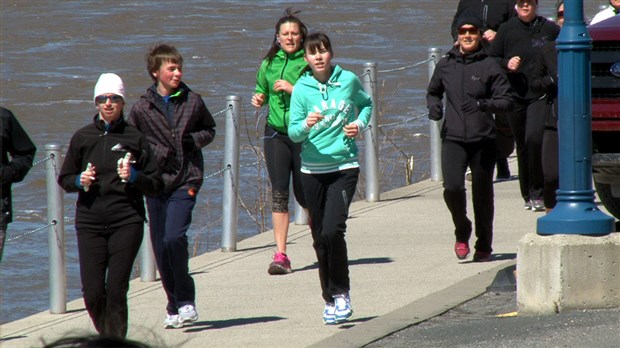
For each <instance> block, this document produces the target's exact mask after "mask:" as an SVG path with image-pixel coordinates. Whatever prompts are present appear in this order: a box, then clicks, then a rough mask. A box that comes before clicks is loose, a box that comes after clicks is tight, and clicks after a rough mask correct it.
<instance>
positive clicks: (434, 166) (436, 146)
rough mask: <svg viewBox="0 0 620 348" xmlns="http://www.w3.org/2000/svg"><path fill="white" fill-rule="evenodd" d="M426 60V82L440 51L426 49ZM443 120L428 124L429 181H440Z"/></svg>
mask: <svg viewBox="0 0 620 348" xmlns="http://www.w3.org/2000/svg"><path fill="white" fill-rule="evenodd" d="M428 58H429V59H432V60H431V61H429V63H428V80H429V81H430V80H431V78H432V77H433V72H434V71H435V65H437V62H439V59H440V58H441V49H439V48H436V47H431V48H429V49H428ZM442 122H443V120H439V121H433V120H431V124H430V138H431V154H430V156H431V181H442V180H443V175H442V173H441V125H442Z"/></svg>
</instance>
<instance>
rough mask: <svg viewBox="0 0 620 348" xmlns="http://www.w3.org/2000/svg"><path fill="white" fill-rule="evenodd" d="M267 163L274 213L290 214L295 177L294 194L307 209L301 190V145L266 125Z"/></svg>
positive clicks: (265, 145) (298, 201)
mask: <svg viewBox="0 0 620 348" xmlns="http://www.w3.org/2000/svg"><path fill="white" fill-rule="evenodd" d="M264 151H265V162H266V163H267V171H268V172H269V181H271V189H272V192H271V196H272V200H273V204H272V205H271V209H272V211H273V212H274V213H286V212H288V199H289V186H290V183H291V181H290V180H291V174H292V175H293V193H294V194H295V199H296V200H297V203H299V205H301V206H302V207H304V208H305V207H306V201H305V199H304V194H303V191H302V189H301V179H300V175H301V172H300V169H301V157H300V153H301V143H294V142H293V141H292V140H291V139H290V138H289V137H288V136H287V135H285V134H282V133H278V132H277V131H276V130H275V129H273V128H271V127H269V125H265V140H264Z"/></svg>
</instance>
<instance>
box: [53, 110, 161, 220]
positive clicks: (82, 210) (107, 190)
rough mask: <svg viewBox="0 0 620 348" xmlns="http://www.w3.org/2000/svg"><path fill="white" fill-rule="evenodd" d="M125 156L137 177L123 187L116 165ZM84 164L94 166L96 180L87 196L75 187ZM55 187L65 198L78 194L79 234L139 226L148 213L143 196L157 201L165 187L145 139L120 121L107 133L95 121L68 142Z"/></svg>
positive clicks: (121, 119)
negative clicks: (83, 230) (129, 155)
mask: <svg viewBox="0 0 620 348" xmlns="http://www.w3.org/2000/svg"><path fill="white" fill-rule="evenodd" d="M119 144H120V145H119ZM112 148H122V149H123V151H114V150H112ZM127 151H129V152H131V153H132V155H133V158H134V160H135V161H136V163H134V164H132V167H133V168H134V169H135V170H136V171H137V177H136V180H135V182H133V183H123V182H121V179H120V177H119V176H118V173H117V166H118V159H119V158H122V157H124V156H125V154H126V152H127ZM88 163H91V164H92V165H93V166H95V173H96V180H95V181H94V182H93V184H92V185H91V186H90V188H89V190H88V192H86V191H84V190H83V189H82V188H81V186H78V184H79V176H80V175H81V173H82V172H83V171H84V170H85V169H86V166H87V165H88ZM58 183H59V184H60V186H61V187H62V188H63V189H65V191H67V192H79V193H78V199H77V203H76V212H75V227H76V229H77V230H79V229H80V228H86V229H92V230H105V229H108V228H118V227H120V226H124V225H128V224H131V223H140V222H143V221H145V220H146V213H145V209H144V201H143V198H142V195H143V194H147V195H157V194H159V193H160V192H161V191H162V189H163V187H164V183H163V180H162V177H161V174H160V173H159V168H158V165H157V162H156V160H155V158H154V157H153V155H152V153H151V148H150V147H149V144H148V143H147V141H146V138H145V137H144V136H143V135H142V134H141V133H140V132H139V131H138V130H137V129H136V128H134V127H132V126H130V125H128V124H127V123H126V122H125V120H124V119H123V118H122V116H121V118H120V119H118V120H117V121H116V122H113V123H112V124H111V125H110V126H109V128H108V129H107V130H106V126H105V123H104V122H103V121H102V120H100V119H99V116H98V115H95V118H94V122H93V123H92V124H90V125H88V126H86V127H83V128H81V129H79V130H78V131H77V132H75V134H74V135H73V137H72V138H71V143H70V144H69V149H68V150H67V154H66V156H65V160H64V163H63V165H62V169H61V170H60V174H59V175H58Z"/></svg>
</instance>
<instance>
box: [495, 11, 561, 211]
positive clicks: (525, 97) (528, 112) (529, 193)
mask: <svg viewBox="0 0 620 348" xmlns="http://www.w3.org/2000/svg"><path fill="white" fill-rule="evenodd" d="M537 8H538V1H537V0H518V1H517V17H514V18H512V19H511V20H509V21H508V22H506V23H504V24H502V26H501V27H500V28H499V31H498V33H497V35H496V36H495V40H493V43H492V44H491V47H490V50H489V54H490V55H491V56H492V57H493V58H494V59H495V60H496V61H497V62H498V63H499V65H500V66H501V67H502V68H503V69H504V70H505V71H506V73H507V76H508V81H510V85H511V87H512V88H513V91H514V96H513V99H514V110H512V111H511V112H510V114H509V115H508V121H509V122H510V128H511V129H512V132H513V134H514V136H515V140H516V143H517V162H518V164H519V186H520V190H521V196H522V197H523V200H524V201H525V209H531V210H533V211H544V210H545V206H544V203H543V197H542V196H543V173H542V169H541V168H542V162H541V153H542V152H541V151H542V150H541V148H542V138H543V131H544V119H545V114H546V113H547V105H546V100H545V99H546V98H545V95H544V92H540V91H535V90H533V89H532V80H533V78H534V63H535V61H536V57H537V55H539V54H540V50H541V48H542V46H543V45H544V44H545V43H547V42H550V41H555V39H556V38H557V37H558V35H559V33H560V27H558V26H557V25H556V24H555V23H553V22H551V21H549V20H547V19H545V18H544V17H541V16H539V15H538V14H537V13H536V11H537Z"/></svg>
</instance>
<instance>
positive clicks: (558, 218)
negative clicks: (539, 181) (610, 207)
mask: <svg viewBox="0 0 620 348" xmlns="http://www.w3.org/2000/svg"><path fill="white" fill-rule="evenodd" d="M614 230H615V219H614V218H613V217H611V216H609V215H607V214H605V213H603V212H602V211H600V210H599V209H598V207H597V206H596V204H594V191H587V192H586V191H583V192H561V191H559V192H558V204H557V205H556V206H555V208H553V210H552V211H551V212H550V213H549V214H547V215H545V216H543V217H540V218H538V221H537V223H536V233H538V234H539V235H552V234H580V235H591V236H603V235H608V234H610V233H611V232H613V231H614Z"/></svg>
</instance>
